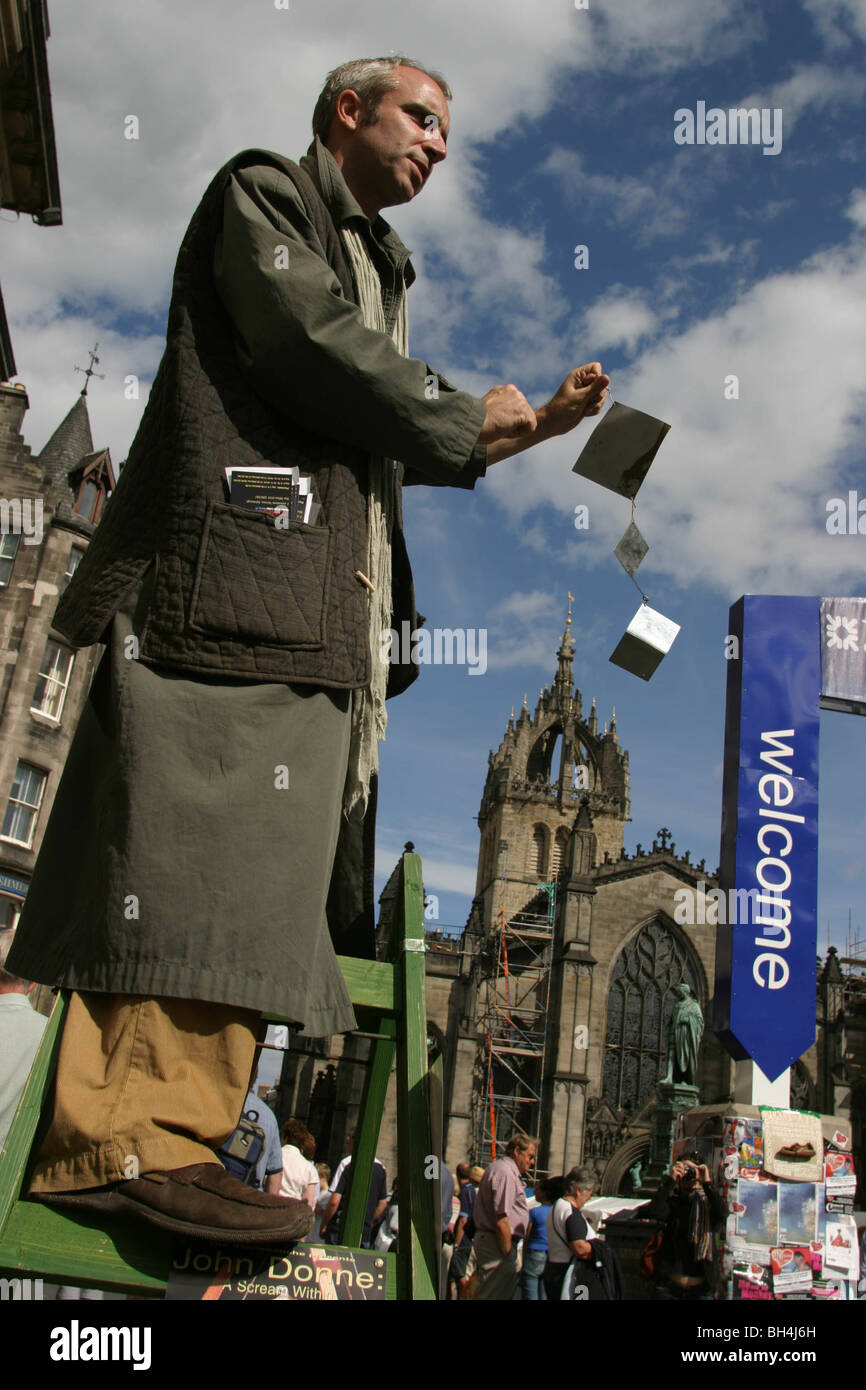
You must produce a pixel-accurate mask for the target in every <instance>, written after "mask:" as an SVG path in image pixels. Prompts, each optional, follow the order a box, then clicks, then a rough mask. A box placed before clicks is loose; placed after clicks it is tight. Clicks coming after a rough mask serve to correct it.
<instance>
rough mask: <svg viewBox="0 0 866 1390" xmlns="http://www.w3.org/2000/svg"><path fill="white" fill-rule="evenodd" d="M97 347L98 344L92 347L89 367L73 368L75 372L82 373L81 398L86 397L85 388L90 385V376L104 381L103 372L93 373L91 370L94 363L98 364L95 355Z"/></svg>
mask: <svg viewBox="0 0 866 1390" xmlns="http://www.w3.org/2000/svg"><path fill="white" fill-rule="evenodd" d="M98 347H99V344H98V343H95V344H94V346H93V350H92V351H91V353H90V366H89V367H76V368H75V370H76V371H77V372H84V385H83V386H82V388H81V394H82V396H86V395H87V388H88V386H89V385H90V378H91V377H92V376H98V377H99V380H100V381H104V380H105V372H95V371H94V370H93V364H94V362H98V361H99V358H98V357H97V355H96V350H97V348H98Z"/></svg>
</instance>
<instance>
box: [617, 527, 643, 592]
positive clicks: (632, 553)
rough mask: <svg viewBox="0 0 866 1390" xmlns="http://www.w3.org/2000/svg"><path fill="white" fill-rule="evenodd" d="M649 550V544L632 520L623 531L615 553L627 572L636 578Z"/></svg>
mask: <svg viewBox="0 0 866 1390" xmlns="http://www.w3.org/2000/svg"><path fill="white" fill-rule="evenodd" d="M648 550H649V546H648V545H647V543H646V541H645V540H644V538H643V536H642V535H641V533H640V531H639V530H638V529H637V527H636V526H635V524H634V522H633V521H630V522H629V524H628V526H627V527H626V529H625V530H624V531H623V533H622V535H621V536H620V538H619V540H618V541H617V543H616V545H615V546H614V550H613V553H614V555H615V556H616V558H617V559H618V560H619V562H620V564H621V565H622V567H623V569H624V570H625V572H626V574H630V575H631V576H632V578H634V575H635V571H636V570H637V568H638V566H639V565H640V563H641V561H642V560H643V558H644V556H645V555H646V553H647V551H648Z"/></svg>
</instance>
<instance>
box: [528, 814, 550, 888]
mask: <svg viewBox="0 0 866 1390" xmlns="http://www.w3.org/2000/svg"><path fill="white" fill-rule="evenodd" d="M529 872H530V873H531V874H535V875H536V877H537V878H544V875H545V873H546V872H547V831H546V830H545V828H544V826H543V825H537V826H536V827H535V829H534V831H533V832H532V844H531V845H530V847H529Z"/></svg>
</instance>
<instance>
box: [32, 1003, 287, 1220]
mask: <svg viewBox="0 0 866 1390" xmlns="http://www.w3.org/2000/svg"><path fill="white" fill-rule="evenodd" d="M259 1020H260V1015H259V1014H258V1013H257V1012H256V1011H255V1010H253V1009H239V1008H235V1007H234V1006H233V1005H230V1004H211V1003H202V1002H201V1001H200V1000H196V999H151V998H144V997H142V996H140V995H130V994H95V993H87V994H75V993H74V994H72V995H70V998H69V1004H68V1007H67V1011H66V1017H65V1019H64V1022H63V1036H62V1038H61V1042H60V1054H59V1058H58V1063H57V1081H56V1088H55V1101H54V1116H53V1119H52V1121H51V1127H50V1129H49V1130H48V1133H47V1135H46V1137H45V1142H44V1143H43V1145H42V1148H41V1149H40V1151H39V1158H38V1160H37V1163H36V1167H35V1169H34V1177H33V1181H32V1183H31V1185H30V1192H31V1193H38V1192H69V1191H72V1190H75V1189H78V1188H84V1187H103V1186H105V1184H107V1183H112V1182H118V1181H120V1180H121V1179H122V1178H136V1177H139V1176H140V1175H141V1174H143V1173H148V1172H154V1171H157V1170H160V1169H172V1168H185V1167H187V1166H188V1165H190V1164H193V1163H208V1162H210V1163H216V1162H217V1161H218V1160H217V1158H216V1156H215V1154H214V1149H215V1148H218V1147H219V1145H220V1144H222V1143H224V1141H225V1140H226V1139H227V1138H228V1136H229V1135H230V1134H231V1132H232V1130H233V1129H234V1128H235V1125H236V1124H237V1122H238V1119H239V1117H240V1114H241V1111H242V1110H243V1104H244V1101H245V1099H246V1095H247V1090H248V1088H249V1085H250V1075H251V1071H252V1066H253V1058H254V1055H255V1049H256V1037H257V1032H258V1028H259Z"/></svg>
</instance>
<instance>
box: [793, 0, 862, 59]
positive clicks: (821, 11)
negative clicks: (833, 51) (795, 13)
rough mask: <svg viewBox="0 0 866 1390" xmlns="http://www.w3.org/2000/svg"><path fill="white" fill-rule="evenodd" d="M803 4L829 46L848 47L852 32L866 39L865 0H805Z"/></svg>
mask: <svg viewBox="0 0 866 1390" xmlns="http://www.w3.org/2000/svg"><path fill="white" fill-rule="evenodd" d="M803 6H804V8H805V10H806V11H807V13H808V14H809V15H811V17H812V21H813V23H814V25H815V27H816V29H817V30H818V33H819V34H820V35H821V37H822V39H823V40H824V42H825V43H826V44H827V47H828V48H848V47H849V45H850V42H851V37H850V36H851V33H852V32H853V33H854V34H855V35H857V36H858V37H859V38H861V39H864V40H866V5H864V3H863V0H803Z"/></svg>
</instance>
